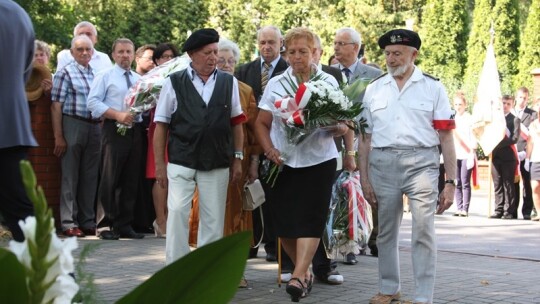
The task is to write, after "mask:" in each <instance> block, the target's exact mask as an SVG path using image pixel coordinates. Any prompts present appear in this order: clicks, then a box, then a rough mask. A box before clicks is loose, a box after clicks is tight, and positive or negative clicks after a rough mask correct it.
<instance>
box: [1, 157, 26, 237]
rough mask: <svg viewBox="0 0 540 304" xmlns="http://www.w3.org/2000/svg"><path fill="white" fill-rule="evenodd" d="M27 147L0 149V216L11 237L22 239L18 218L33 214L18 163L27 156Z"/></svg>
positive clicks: (21, 218) (22, 218)
mask: <svg viewBox="0 0 540 304" xmlns="http://www.w3.org/2000/svg"><path fill="white" fill-rule="evenodd" d="M27 152H28V148H27V147H10V148H3V149H0V168H1V171H2V172H1V174H0V217H1V219H2V223H3V224H4V225H5V226H6V227H7V228H8V229H9V230H10V231H11V234H12V235H13V239H14V240H15V241H18V242H22V241H24V234H23V233H22V230H21V228H20V227H19V220H24V219H25V218H26V217H27V216H30V215H34V205H33V204H32V202H30V199H29V198H28V196H27V195H26V190H25V189H24V185H23V182H22V175H21V170H20V167H19V163H20V161H21V160H23V159H26V158H27Z"/></svg>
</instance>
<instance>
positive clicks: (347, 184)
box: [342, 173, 372, 241]
mask: <svg viewBox="0 0 540 304" xmlns="http://www.w3.org/2000/svg"><path fill="white" fill-rule="evenodd" d="M342 186H343V187H344V188H345V189H346V190H347V193H348V196H349V214H348V218H349V227H348V235H349V239H351V240H354V241H360V240H361V238H360V236H359V235H358V231H359V227H360V228H361V230H362V234H363V239H364V240H367V239H368V238H369V235H370V234H371V230H372V223H371V206H370V205H369V204H368V202H367V201H366V200H365V198H364V193H363V192H362V186H361V185H360V174H358V173H356V174H354V175H351V176H349V178H347V179H346V180H345V181H344V182H343V184H342Z"/></svg>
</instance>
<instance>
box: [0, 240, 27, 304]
mask: <svg viewBox="0 0 540 304" xmlns="http://www.w3.org/2000/svg"><path fill="white" fill-rule="evenodd" d="M0 269H2V275H0V302H1V303H29V301H28V289H27V288H26V275H25V272H26V270H25V269H24V266H23V265H22V264H21V262H19V260H18V259H17V257H16V256H15V254H13V252H11V251H9V250H8V249H5V248H0Z"/></svg>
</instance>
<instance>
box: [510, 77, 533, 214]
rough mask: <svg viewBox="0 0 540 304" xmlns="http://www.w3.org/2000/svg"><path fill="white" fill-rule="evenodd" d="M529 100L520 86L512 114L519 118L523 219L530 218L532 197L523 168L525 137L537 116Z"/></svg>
mask: <svg viewBox="0 0 540 304" xmlns="http://www.w3.org/2000/svg"><path fill="white" fill-rule="evenodd" d="M528 102H529V89H527V88H526V87H521V88H519V89H518V90H517V92H516V107H515V108H514V114H515V116H516V117H517V118H519V119H520V120H521V129H520V132H519V133H520V135H519V138H518V141H517V151H518V156H519V160H520V166H519V169H520V171H521V181H522V184H523V206H522V207H521V214H523V219H524V220H530V219H531V212H532V208H533V198H532V189H531V174H530V173H529V171H527V170H525V162H524V161H523V160H524V159H525V154H526V149H527V139H528V137H529V131H528V130H529V125H530V124H531V122H533V121H534V120H535V119H536V118H538V113H536V111H534V110H533V109H531V108H529V107H527V103H528ZM515 187H516V197H515V205H516V211H515V213H514V214H513V216H514V217H515V218H517V207H518V206H519V182H517V183H515Z"/></svg>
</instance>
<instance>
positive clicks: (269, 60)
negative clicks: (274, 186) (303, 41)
mask: <svg viewBox="0 0 540 304" xmlns="http://www.w3.org/2000/svg"><path fill="white" fill-rule="evenodd" d="M257 44H258V47H259V53H260V55H261V56H260V57H259V58H257V59H255V60H254V61H252V62H249V63H246V64H243V65H240V66H238V68H237V69H236V71H235V73H234V76H235V77H236V78H237V79H238V80H240V81H242V82H244V83H247V84H248V85H249V86H250V87H251V88H252V89H253V94H254V95H255V100H257V104H258V103H259V101H260V100H261V96H262V94H263V92H264V88H265V86H266V84H267V83H268V80H270V78H272V77H274V76H277V75H279V74H281V73H283V71H285V70H286V69H287V67H288V66H287V62H286V61H285V60H284V59H283V58H282V57H281V56H280V53H279V51H280V49H281V47H282V46H283V36H282V35H281V31H280V30H279V29H278V28H277V27H275V26H273V25H268V26H265V27H263V28H261V29H260V30H259V31H258V32H257ZM261 158H264V156H261ZM262 160H263V159H261V161H262ZM259 170H260V169H259ZM260 176H261V177H262V178H261V181H262V182H263V183H262V184H263V188H264V191H265V193H268V192H269V191H271V187H269V186H268V185H266V183H265V182H264V177H263V174H261V175H260ZM270 205H271V204H269V203H268V202H267V203H266V204H263V205H262V211H263V217H264V227H263V224H262V221H261V213H260V212H259V208H261V207H259V208H257V209H255V210H254V211H253V235H254V236H255V238H258V237H259V236H261V235H263V233H264V236H263V242H264V243H265V245H264V250H265V251H266V260H267V261H269V262H274V261H276V234H275V233H274V226H273V223H272V222H273V221H272V217H271V210H270ZM258 241H259V240H256V243H257V242H258ZM256 256H257V251H255V250H252V251H251V252H250V257H256Z"/></svg>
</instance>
